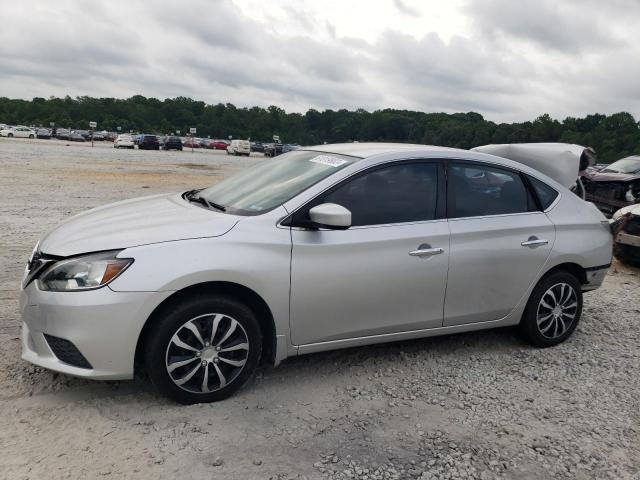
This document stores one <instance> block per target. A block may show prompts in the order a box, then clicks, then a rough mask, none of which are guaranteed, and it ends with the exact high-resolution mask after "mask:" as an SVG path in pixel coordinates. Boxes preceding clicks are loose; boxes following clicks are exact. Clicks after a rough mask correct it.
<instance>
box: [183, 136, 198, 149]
mask: <svg viewBox="0 0 640 480" xmlns="http://www.w3.org/2000/svg"><path fill="white" fill-rule="evenodd" d="M183 146H184V148H200V142H198V141H197V140H195V139H193V138H188V139H187V140H185V142H184V144H183Z"/></svg>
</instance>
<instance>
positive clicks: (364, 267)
mask: <svg viewBox="0 0 640 480" xmlns="http://www.w3.org/2000/svg"><path fill="white" fill-rule="evenodd" d="M578 150H579V148H578V147H575V146H563V145H555V146H546V147H545V146H542V147H541V146H517V147H516V146H486V147H480V148H478V149H476V151H466V150H456V149H448V148H441V147H430V146H424V145H405V144H377V143H371V144H368V143H353V144H342V145H321V146H316V147H307V148H304V149H300V150H296V151H292V152H290V153H286V154H284V155H280V156H278V157H275V158H273V159H270V160H266V161H262V162H260V163H258V164H257V165H256V166H254V167H252V168H250V169H247V170H245V171H242V172H241V173H238V174H236V175H235V176H232V177H230V178H228V179H226V180H224V181H222V182H220V183H218V184H216V185H214V186H213V187H210V188H206V189H199V190H191V191H188V192H183V193H175V194H167V195H156V196H152V197H146V198H139V199H133V200H127V201H124V202H119V203H115V204H112V205H107V206H104V207H101V208H96V209H93V210H90V211H88V212H86V213H83V214H81V215H78V216H76V217H73V218H71V219H69V220H67V221H66V222H64V223H62V224H61V225H60V226H59V227H57V228H56V229H54V230H53V231H51V232H49V233H48V234H46V235H45V236H44V237H43V238H42V240H41V241H40V242H39V243H38V245H37V246H36V248H35V250H34V252H33V255H32V257H31V258H30V260H29V263H28V266H27V268H26V271H25V276H24V280H23V283H22V288H23V291H22V297H21V309H22V316H23V320H24V323H23V333H22V345H23V354H22V356H23V358H24V359H25V360H28V361H30V362H32V363H34V364H37V365H40V366H43V367H46V368H49V369H52V370H56V371H59V372H63V373H66V374H70V375H76V376H80V377H86V378H95V379H127V378H132V377H133V375H134V370H135V369H136V368H141V369H144V370H145V371H146V372H147V373H148V375H149V376H150V378H151V380H152V382H153V383H154V384H155V385H156V386H157V387H158V389H159V390H160V391H161V392H163V393H164V394H165V395H167V396H169V397H170V398H172V399H175V400H177V401H179V402H183V403H193V402H209V401H214V400H219V399H222V398H225V397H227V396H229V395H230V394H232V393H233V392H234V391H235V390H237V389H238V388H239V387H240V386H242V385H243V384H244V383H245V382H246V381H247V380H248V379H249V378H250V377H251V375H252V374H253V372H254V370H255V368H256V366H257V365H258V362H259V361H260V360H261V359H263V360H266V361H270V362H273V363H275V364H277V363H279V362H280V361H282V360H283V359H285V358H287V357H290V356H294V355H300V354H305V353H311V352H319V351H323V350H330V349H336V348H345V347H355V346H360V345H366V344H372V343H380V342H389V341H394V340H404V339H411V338H419V337H429V336H435V335H443V334H451V333H455V332H465V331H471V330H480V329H487V328H495V327H505V326H509V325H519V327H520V329H521V331H522V332H523V334H524V337H525V338H526V339H527V340H528V341H529V342H530V343H532V344H533V345H536V346H539V347H549V346H552V345H556V344H558V343H560V342H562V341H564V340H566V339H567V338H568V337H569V336H570V335H571V334H572V333H573V331H574V330H575V329H576V326H577V325H578V322H579V320H580V317H581V314H582V293H583V292H585V291H589V290H593V289H596V288H598V287H599V286H600V285H601V283H602V281H603V279H604V277H605V274H606V271H607V269H608V267H609V265H610V263H611V242H612V238H611V234H610V231H609V224H608V221H607V220H606V219H605V217H604V216H603V214H602V213H601V212H600V211H598V209H597V208H595V207H594V206H593V205H592V204H589V203H587V202H584V201H583V200H582V199H580V198H579V197H578V196H576V195H574V194H573V193H571V192H570V191H569V190H568V187H570V186H571V185H572V184H573V183H575V181H576V178H577V176H578V170H579V163H580V162H579V157H580V156H581V153H582V152H579V151H578ZM483 152H487V153H483ZM567 152H569V153H567ZM488 153H493V154H488ZM509 157H511V158H513V160H512V159H509ZM565 157H566V161H559V159H563V158H565ZM514 160H517V161H514ZM559 165H563V166H559ZM532 167H534V168H532Z"/></svg>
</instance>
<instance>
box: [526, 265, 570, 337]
mask: <svg viewBox="0 0 640 480" xmlns="http://www.w3.org/2000/svg"><path fill="white" fill-rule="evenodd" d="M562 285H564V287H562ZM566 287H570V289H571V290H572V292H571V293H569V291H568V289H567V288H566ZM552 288H553V291H552V294H549V293H547V292H549V290H550V289H552ZM560 292H565V293H562V295H560ZM543 297H545V299H544V300H545V302H544V304H543V303H542V301H543ZM554 298H558V304H560V305H561V304H563V302H562V300H563V299H564V298H566V301H565V302H564V305H565V308H560V309H559V310H558V315H559V316H558V317H557V318H556V314H554V312H555V311H556V310H553V309H550V308H547V307H546V306H545V305H551V304H552V303H553V299H554ZM574 303H575V306H573V307H571V308H566V307H569V306H571V305H573V304H574ZM548 315H549V316H548ZM572 315H573V318H571V316H572ZM581 315H582V289H581V285H580V282H579V281H578V279H577V278H576V277H575V276H573V275H572V274H571V273H569V272H566V271H557V272H554V273H551V274H547V275H545V276H544V277H542V279H541V280H540V281H539V282H538V285H536V287H535V288H534V289H533V291H532V292H531V296H530V297H529V301H528V302H527V307H526V308H525V311H524V314H523V315H522V319H521V320H520V331H521V332H522V334H523V336H524V338H525V340H526V341H527V342H529V343H530V344H532V345H534V346H536V347H540V348H546V347H552V346H554V345H558V344H559V343H562V342H564V341H565V340H566V339H567V338H569V337H570V336H571V334H572V333H573V331H574V330H575V329H576V327H577V326H578V322H579V321H580V316H581ZM569 322H570V323H569ZM556 325H557V327H556ZM556 328H557V330H556ZM545 330H546V332H545Z"/></svg>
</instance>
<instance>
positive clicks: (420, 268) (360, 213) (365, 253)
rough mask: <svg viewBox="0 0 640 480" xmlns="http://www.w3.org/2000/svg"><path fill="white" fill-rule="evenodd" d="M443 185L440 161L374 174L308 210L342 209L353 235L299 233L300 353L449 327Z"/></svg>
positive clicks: (295, 293) (296, 310)
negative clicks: (321, 346) (306, 348)
mask: <svg viewBox="0 0 640 480" xmlns="http://www.w3.org/2000/svg"><path fill="white" fill-rule="evenodd" d="M439 176H441V177H442V176H443V175H442V173H440V167H439V164H438V163H437V162H427V161H425V162H415V161H413V162H403V163H396V164H391V165H388V164H387V166H384V167H377V168H375V167H374V168H372V169H370V170H368V171H366V172H364V173H362V174H360V175H358V176H357V177H354V178H352V179H349V180H347V181H345V182H343V183H342V184H340V185H339V186H338V187H336V188H333V189H331V190H330V191H329V192H327V193H326V194H323V195H321V196H320V198H318V199H315V200H314V201H313V202H312V203H311V204H309V205H308V206H307V207H305V209H306V211H308V209H309V208H311V207H313V206H315V205H317V204H320V203H327V202H330V203H337V204H339V205H342V206H344V207H346V208H348V209H349V210H351V212H352V227H351V228H349V229H348V230H324V229H323V230H307V229H300V228H295V227H294V228H293V229H292V244H293V250H292V260H291V300H290V301H291V310H290V312H291V316H290V319H291V338H292V341H293V343H294V344H295V345H304V344H310V343H317V342H327V341H332V340H341V339H348V338H356V337H363V336H370V335H381V334H387V333H396V332H406V331H411V330H419V329H426V328H433V327H440V326H441V325H442V320H443V317H442V308H443V302H444V295H445V287H446V280H447V268H448V257H449V229H448V225H447V221H446V220H445V219H444V218H440V217H444V211H443V205H442V203H443V202H441V201H439V199H438V177H439ZM441 180H442V179H441ZM305 209H302V210H301V213H300V215H302V216H304V215H305V214H306V213H305ZM439 211H441V212H442V213H441V214H439V213H438V212H439Z"/></svg>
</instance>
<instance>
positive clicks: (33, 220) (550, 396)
mask: <svg viewBox="0 0 640 480" xmlns="http://www.w3.org/2000/svg"><path fill="white" fill-rule="evenodd" d="M256 161H260V158H248V159H247V158H245V159H237V158H232V157H227V156H225V155H220V154H219V152H210V151H196V152H194V153H191V152H186V151H185V152H182V153H180V152H171V153H169V152H141V151H137V150H135V151H118V150H114V149H112V148H110V144H99V145H96V147H95V148H93V149H92V148H91V147H90V146H89V145H86V144H84V145H77V144H69V145H68V144H67V143H66V142H61V141H55V140H51V141H37V140H34V141H27V140H8V139H4V138H2V139H0V219H1V225H2V228H1V229H0V262H1V266H2V268H1V269H0V342H1V344H2V349H0V364H1V365H0V445H1V446H2V449H1V452H2V453H0V478H7V479H9V478H10V479H19V478H20V479H21V478H34V479H40V478H52V479H54V478H72V479H84V478H86V479H93V478H145V479H146V478H175V477H176V476H177V475H180V476H181V477H182V478H196V479H199V478H207V479H211V478H221V479H222V478H224V479H253V478H255V479H303V478H308V479H323V478H327V479H352V478H359V479H404V478H410V479H446V478H479V479H493V478H513V479H541V478H583V479H587V478H599V479H600V478H610V479H620V478H635V479H639V478H640V474H639V473H638V472H639V471H640V413H639V412H640V409H639V407H640V400H639V398H640V376H639V375H638V368H639V367H640V354H639V353H638V352H639V349H638V347H639V346H640V335H638V328H639V325H638V323H639V321H640V302H639V300H640V288H639V286H640V273H639V272H638V271H637V270H632V269H630V268H628V267H624V266H622V265H619V264H615V265H614V266H613V267H612V269H611V271H610V273H609V275H608V277H607V279H606V281H605V285H604V287H603V288H601V289H600V290H598V291H596V292H593V293H589V294H587V295H585V308H584V314H583V321H582V323H581V324H580V326H579V327H578V329H577V331H576V332H575V334H574V336H573V338H572V339H570V340H569V341H568V342H566V343H564V344H563V345H560V346H558V347H556V348H552V349H546V350H536V349H533V348H530V347H528V346H526V345H524V344H523V343H522V342H521V341H520V340H519V338H518V336H517V335H516V333H515V332H514V331H513V330H512V329H502V330H494V331H487V332H480V333H470V334H462V335H455V336H448V337H440V338H433V339H424V340H415V341H409V342H401V343H394V344H387V345H377V346H371V347H365V348H357V349H350V350H343V351H337V352H329V353H322V354H315V355H310V356H303V357H299V358H294V359H289V360H287V361H286V362H284V363H283V364H282V365H281V366H280V367H278V368H275V369H274V368H270V367H263V368H262V369H261V370H260V371H259V373H258V375H257V377H256V379H255V380H254V381H253V382H251V383H250V384H249V385H247V386H246V387H245V388H244V389H243V390H242V391H241V392H239V394H237V395H236V396H235V397H233V398H231V399H229V400H226V401H223V402H220V403H217V404H212V405H195V406H189V407H184V406H177V405H175V404H172V403H170V402H168V401H167V400H165V399H164V398H162V397H160V396H159V395H157V394H156V393H155V392H154V391H153V389H152V388H151V387H150V385H149V384H148V383H147V382H146V381H145V380H143V379H139V380H135V381H131V382H109V383H98V382H88V381H83V380H78V379H73V378H70V377H65V376H63V375H58V374H54V373H51V372H48V371H45V370H42V369H40V368H37V367H33V366H31V365H29V364H27V363H25V362H23V361H22V360H20V357H19V353H20V342H19V337H18V336H19V325H20V319H19V312H18V290H19V279H20V277H21V274H22V269H23V266H24V263H25V261H26V258H27V257H28V255H29V253H30V251H31V249H32V248H33V245H34V244H35V242H36V241H37V239H38V238H39V237H40V236H41V235H42V234H43V233H44V232H45V231H46V230H47V229H48V228H50V227H52V226H54V225H56V224H57V223H59V222H60V221H61V220H62V219H63V218H65V217H67V216H69V215H72V214H75V213H78V212H80V211H82V210H85V209H87V208H90V207H94V206H97V205H100V204H104V203H107V202H110V201H115V200H120V199H124V198H130V197H135V196H139V195H145V194H152V193H156V192H157V193H160V192H165V191H178V190H186V189H188V188H194V187H198V186H206V185H209V184H212V183H214V182H216V181H217V180H219V179H220V178H222V177H223V176H225V175H227V174H228V173H229V172H231V171H233V170H235V169H237V168H242V167H245V166H247V165H249V164H252V163H254V162H256Z"/></svg>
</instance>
